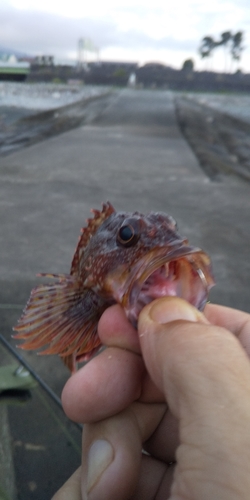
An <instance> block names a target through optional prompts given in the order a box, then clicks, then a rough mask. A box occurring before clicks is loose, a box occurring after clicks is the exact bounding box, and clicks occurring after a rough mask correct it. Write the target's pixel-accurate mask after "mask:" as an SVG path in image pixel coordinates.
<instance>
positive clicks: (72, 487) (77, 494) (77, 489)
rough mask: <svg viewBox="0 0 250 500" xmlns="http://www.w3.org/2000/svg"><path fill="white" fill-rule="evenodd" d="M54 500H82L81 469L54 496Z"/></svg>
mask: <svg viewBox="0 0 250 500" xmlns="http://www.w3.org/2000/svg"><path fill="white" fill-rule="evenodd" d="M52 500H82V494H81V467H79V469H77V470H76V471H75V472H74V474H72V476H71V477H70V478H69V479H68V481H66V483H65V484H64V485H63V486H62V487H61V488H60V490H58V491H57V492H56V493H55V495H54V496H53V498H52Z"/></svg>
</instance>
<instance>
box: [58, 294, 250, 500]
mask: <svg viewBox="0 0 250 500" xmlns="http://www.w3.org/2000/svg"><path fill="white" fill-rule="evenodd" d="M209 322H210V323H211V324H210V323H209ZM164 323H166V324H164ZM213 325H217V326H213ZM224 328H227V329H228V328H229V329H230V330H231V332H232V333H233V334H234V335H232V333H230V332H229V331H228V330H225V329H224ZM138 332H139V336H138V334H137V332H135V330H134V329H133V328H132V326H131V325H130V324H129V323H128V322H127V320H126V318H125V317H124V314H123V311H122V310H121V309H120V308H119V307H118V306H114V307H113V308H110V309H109V310H107V311H106V312H105V313H104V315H103V317H102V319H101V321H100V326H99V333H100V337H101V340H102V342H103V343H105V344H106V345H108V346H112V347H108V348H107V349H106V350H105V351H104V352H102V353H101V354H100V355H99V356H98V357H97V358H95V359H93V360H92V361H91V362H90V363H89V364H88V365H86V366H85V367H84V368H83V369H82V370H80V371H79V372H78V373H77V374H76V375H74V376H73V377H72V378H71V379H70V380H69V382H68V383H67V384H66V386H65V389H64V393H63V403H64V407H65V410H66V412H67V414H68V415H69V416H70V417H71V418H73V419H74V420H78V421H82V422H89V423H88V424H87V425H85V427H84V433H83V465H82V472H81V474H80V471H78V472H77V475H76V476H75V475H74V477H73V479H72V478H71V479H70V480H69V481H68V482H67V483H66V485H64V487H63V488H62V489H61V490H60V491H59V492H58V493H57V494H56V496H55V497H54V500H62V499H64V498H67V499H68V500H78V499H79V500H80V499H81V498H83V499H85V498H89V499H91V500H94V499H98V500H102V499H103V500H104V499H105V500H106V499H109V500H112V499H116V498H119V499H121V500H122V499H124V500H126V499H137V500H139V499H140V500H148V499H153V498H155V499H157V500H163V499H164V500H165V499H167V498H171V500H174V499H177V498H178V500H181V499H184V498H185V500H186V499H190V500H191V499H192V500H195V499H199V500H200V499H201V498H202V499H204V500H206V499H207V500H210V499H211V500H212V499H213V500H214V499H217V498H218V499H220V500H224V498H225V499H227V500H229V499H235V498H237V499H242V500H243V499H244V500H245V499H247V498H249V491H250V474H249V465H248V464H249V458H250V457H249V455H250V433H249V430H250V397H249V396H250V365H249V361H248V358H247V356H246V354H245V352H244V350H243V349H242V347H241V345H240V342H241V343H242V344H243V345H244V347H245V348H246V349H248V350H249V342H250V341H249V334H250V316H249V315H248V314H246V313H242V312H240V311H235V310H232V309H228V308H223V307H220V306H213V305H208V306H207V307H206V309H205V316H203V315H202V314H201V313H198V312H197V311H196V310H195V309H194V308H193V307H192V306H190V305H189V304H187V303H186V302H184V301H182V300H181V299H176V298H164V299H160V300H158V301H155V302H154V303H151V304H150V305H149V306H147V307H146V308H145V309H144V310H143V312H142V313H141V316H140V321H139V325H138ZM236 337H238V339H237V338H236ZM239 341H240V342H239ZM114 345H116V346H119V347H113V346H114ZM125 349H126V350H125ZM128 349H130V350H128ZM140 350H141V352H142V356H143V360H144V362H143V361H142V358H141V356H140ZM144 363H145V365H144ZM145 366H146V369H145ZM81 394H82V395H83V396H82V397H81V396H80V397H79V395H81ZM166 402H167V406H166ZM94 422H96V423H94ZM142 445H143V448H144V449H145V450H147V451H148V452H149V453H150V456H147V455H141V448H142ZM95 453H96V455H95ZM175 459H176V460H177V465H176V467H175V474H174V476H173V469H174V468H173V466H169V462H173V461H174V460H175ZM80 477H81V479H80ZM73 481H74V485H75V486H74V487H73V486H72V485H73ZM80 481H81V485H82V486H81V488H80ZM66 488H67V494H66V496H65V491H66ZM87 488H88V489H89V496H88V497H87V494H86V490H87ZM81 490H82V493H81V492H80V491H81ZM170 490H171V496H170Z"/></svg>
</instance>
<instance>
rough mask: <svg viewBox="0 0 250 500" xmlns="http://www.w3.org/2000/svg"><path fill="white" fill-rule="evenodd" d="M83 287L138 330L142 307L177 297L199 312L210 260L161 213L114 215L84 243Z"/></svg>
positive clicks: (209, 274)
mask: <svg viewBox="0 0 250 500" xmlns="http://www.w3.org/2000/svg"><path fill="white" fill-rule="evenodd" d="M81 272H82V273H83V275H85V276H86V278H85V281H84V286H87V287H90V288H92V290H94V291H95V292H96V293H97V294H98V295H100V296H102V297H103V298H105V300H107V301H109V302H110V303H112V302H118V303H120V304H121V305H122V307H123V308H124V310H125V312H126V315H127V317H128V319H129V320H130V321H131V322H132V324H133V325H135V326H136V324H137V319H138V316H139V313H140V311H141V310H142V308H143V307H144V306H145V305H146V304H148V303H149V302H151V301H152V300H154V299H156V298H159V297H163V296H169V295H171V296H178V297H182V298H183V299H185V300H187V301H188V302H190V303H191V304H192V305H194V306H195V307H197V308H198V309H199V310H202V309H203V307H204V306H205V304H206V301H207V298H208V292H209V290H210V288H211V287H212V286H213V285H214V280H213V276H212V271H211V263H210V258H209V256H208V255H207V254H206V253H205V252H203V251H202V250H201V249H199V248H196V247H192V246H190V245H189V243H188V240H187V239H186V238H183V237H182V236H181V235H180V234H179V232H178V230H177V225H176V222H175V220H174V219H173V218H172V217H171V216H169V215H166V214H164V213H160V212H157V213H154V212H151V213H149V214H147V215H143V214H140V213H138V212H135V213H126V212H114V213H112V214H111V215H110V216H109V217H108V218H107V219H106V220H104V222H102V224H101V225H100V226H99V227H98V229H97V231H96V232H95V234H94V235H93V237H92V238H91V239H90V241H89V242H88V245H87V247H86V249H85V252H84V256H83V259H82V262H81Z"/></svg>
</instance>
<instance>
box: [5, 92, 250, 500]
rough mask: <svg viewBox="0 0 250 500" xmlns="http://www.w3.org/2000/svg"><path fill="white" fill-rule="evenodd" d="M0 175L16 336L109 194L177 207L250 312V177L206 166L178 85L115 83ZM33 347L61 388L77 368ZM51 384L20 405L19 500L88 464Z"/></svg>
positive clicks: (221, 279)
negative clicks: (36, 291) (71, 125)
mask: <svg viewBox="0 0 250 500" xmlns="http://www.w3.org/2000/svg"><path fill="white" fill-rule="evenodd" d="M0 176H1V183H0V206H1V210H0V225H1V233H0V244H1V260H0V276H1V286H0V304H1V309H0V318H1V320H0V325H1V333H2V334H3V335H4V336H5V337H6V338H7V339H8V340H10V341H11V342H12V344H13V345H15V343H16V342H15V341H14V340H11V338H10V337H11V328H12V326H13V325H14V324H15V323H16V321H17V318H18V316H19V315H20V308H21V307H22V306H24V304H25V302H26V300H27V298H28V296H29V292H30V290H31V288H32V287H33V286H34V285H35V284H36V283H37V282H38V280H37V279H36V278H35V275H36V273H38V272H54V273H63V272H66V273H67V272H68V271H69V267H70V262H71V258H72V255H73V252H74V249H75V245H76V243H77V239H78V236H79V233H80V227H81V226H83V225H84V223H85V219H86V218H87V217H89V210H90V208H91V207H94V208H100V206H101V202H103V201H106V200H110V201H111V202H112V203H113V205H114V206H115V208H116V209H117V210H119V209H121V210H129V211H134V210H139V211H141V212H148V211H164V212H167V213H169V214H171V215H172V216H173V217H174V218H175V219H176V220H177V222H178V226H179V230H180V233H181V234H183V235H186V236H187V237H188V238H189V240H190V242H191V244H193V245H197V246H200V247H201V248H203V249H204V250H206V251H207V252H208V253H209V254H210V255H211V258H212V262H213V267H214V274H215V278H216V282H217V285H216V287H215V288H214V289H213V290H212V292H211V300H212V301H215V302H218V303H221V304H225V305H228V306H232V307H237V308H240V309H242V310H245V311H249V312H250V291H249V275H250V262H249V246H250V227H249V215H250V196H249V183H248V182H247V181H245V180H244V179H242V178H239V177H238V176H235V175H232V176H228V175H227V174H224V173H223V172H222V173H221V175H220V177H219V178H216V177H215V178H214V180H211V178H210V177H209V176H207V175H206V174H205V172H204V170H203V169H201V167H200V165H199V162H198V160H197V158H196V156H195V155H194V153H193V151H192V149H191V148H190V146H189V145H188V143H187V142H186V140H185V139H184V137H183V135H182V133H181V131H180V128H179V126H178V123H177V119H176V112H175V103H174V95H173V93H171V92H167V91H145V90H136V91H133V90H123V91H115V92H114V93H113V94H112V96H110V97H109V101H108V103H107V105H106V106H105V108H102V109H100V113H99V114H98V112H96V113H93V115H92V118H89V120H88V123H86V124H84V125H83V126H80V127H78V128H75V129H72V130H70V131H68V132H64V133H62V134H60V135H57V136H54V137H51V138H48V139H47V140H44V141H41V142H39V143H37V144H35V145H32V146H30V147H27V148H24V149H22V150H20V151H18V152H14V153H12V154H10V155H8V156H3V157H1V158H0ZM23 355H24V356H25V359H27V360H28V361H29V363H30V364H31V365H32V366H33V367H34V368H35V369H36V371H37V372H38V373H39V374H40V375H41V376H42V377H43V379H44V380H45V381H46V382H47V383H48V384H49V385H50V387H51V388H52V389H53V390H54V391H55V392H56V393H57V394H58V395H60V393H61V389H62V387H63V385H64V383H65V381H66V380H67V378H68V372H67V370H66V368H65V367H64V366H63V365H62V363H61V362H60V360H59V359H58V358H57V357H52V356H50V357H49V356H48V357H43V356H40V357H37V355H36V354H35V353H33V352H28V353H24V354H23ZM37 390H38V391H41V390H40V389H37ZM39 394H40V392H39ZM41 394H42V396H41ZM41 394H40V395H38V394H37V392H34V393H32V398H31V400H30V401H29V402H28V403H27V404H26V405H23V406H22V407H17V406H12V407H10V408H9V421H10V427H11V434H12V437H13V445H14V464H15V470H16V483H17V490H18V500H30V499H33V498H36V499H37V500H43V499H45V498H50V497H51V495H52V493H53V492H55V491H56V489H58V488H59V486H60V485H61V484H62V483H63V482H64V481H65V480H66V479H67V477H68V476H69V475H70V474H71V473H72V472H73V470H74V469H75V468H76V467H77V465H78V464H79V463H80V456H79V454H78V452H77V449H79V447H80V439H81V438H80V432H79V431H78V430H77V429H76V428H75V427H74V425H73V424H70V423H69V422H68V421H67V419H66V418H65V417H64V416H63V414H62V412H61V411H60V409H58V408H55V407H54V404H53V403H52V402H50V400H49V399H48V397H47V396H46V395H44V394H43V393H41ZM79 397H84V395H79ZM27 443H28V444H29V443H31V444H33V445H34V446H33V448H32V446H31V447H29V446H27ZM39 447H40V448H39Z"/></svg>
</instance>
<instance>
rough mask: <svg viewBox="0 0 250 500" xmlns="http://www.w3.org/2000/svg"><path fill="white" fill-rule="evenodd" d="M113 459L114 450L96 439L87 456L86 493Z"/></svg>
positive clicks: (108, 444)
mask: <svg viewBox="0 0 250 500" xmlns="http://www.w3.org/2000/svg"><path fill="white" fill-rule="evenodd" d="M113 458H114V450H113V447H112V446H111V444H110V443H109V442H108V441H106V440H105V439H98V440H97V441H95V442H94V443H93V444H92V446H91V447H90V450H89V456H88V475H87V493H89V491H90V490H91V489H92V488H93V486H94V485H95V484H96V483H97V481H98V480H99V478H100V477H101V475H102V474H103V472H104V471H105V470H106V469H107V467H108V466H109V465H110V464H111V462H112V461H113Z"/></svg>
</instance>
